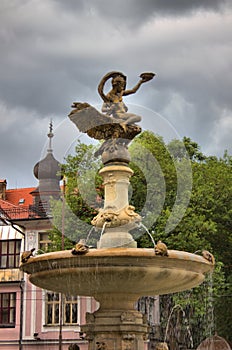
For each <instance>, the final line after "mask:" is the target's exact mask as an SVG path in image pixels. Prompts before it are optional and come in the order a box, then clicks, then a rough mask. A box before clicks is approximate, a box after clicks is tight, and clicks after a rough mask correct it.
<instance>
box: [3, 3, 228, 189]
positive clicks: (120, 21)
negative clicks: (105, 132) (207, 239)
mask: <svg viewBox="0 0 232 350" xmlns="http://www.w3.org/2000/svg"><path fill="white" fill-rule="evenodd" d="M231 27H232V9H231V2H229V1H214V0H212V1H200V0H199V1H198V0H196V1H177V0H175V1H171V0H170V1H161V0H160V1H155V0H150V1H149V0H147V1H146V0H143V1H137V0H134V1H132V0H128V1H115V2H109V1H106V0H105V1H103V0H102V1H101V0H98V1H88V0H86V1H74V0H73V1H68V0H67V1H62V0H59V1H57V0H43V1H39V0H34V1H32V0H12V1H8V0H1V2H0V45H1V56H0V123H1V128H0V142H1V149H4V150H5V153H4V155H1V156H0V164H1V167H2V169H3V168H4V174H6V173H7V169H8V173H10V174H11V175H9V176H11V177H14V172H12V171H11V170H12V164H14V165H15V169H26V168H27V174H28V168H29V167H31V169H32V168H33V166H34V164H35V162H37V161H38V156H39V155H38V152H39V148H40V146H41V148H43V145H44V142H45V140H46V133H47V127H48V124H49V121H50V118H53V119H54V120H55V123H59V122H61V121H62V120H65V119H66V118H67V114H68V113H69V111H70V105H71V104H72V102H73V101H86V102H89V103H91V104H95V103H98V104H101V99H100V97H99V95H98V93H97V85H98V83H99V81H100V79H101V77H102V76H103V75H104V74H105V73H106V72H108V71H111V70H119V71H122V72H124V73H125V74H126V75H127V76H128V87H132V86H133V85H134V84H136V83H137V81H138V79H139V75H140V73H142V72H143V71H154V72H155V73H157V76H156V78H155V80H154V81H152V82H149V83H148V84H145V85H143V86H142V87H141V90H140V91H138V93H136V95H134V96H129V97H127V98H126V100H125V102H126V103H132V104H133V103H134V104H139V105H144V106H146V107H147V108H150V109H153V110H154V111H156V112H158V113H160V114H161V115H162V116H163V118H166V119H167V121H170V122H171V123H173V125H174V127H175V128H176V130H177V132H178V133H179V134H180V135H181V136H185V135H186V136H190V137H191V138H192V139H194V140H196V141H197V142H199V144H200V145H201V146H202V149H203V151H207V152H208V153H209V154H210V153H212V152H213V153H214V154H217V155H221V154H222V153H223V150H224V149H225V148H229V149H231V140H230V135H231V133H232V119H231V118H232V100H231V97H230V94H231V93H230V92H231V89H232V81H231V74H230V72H231V69H232V67H231V65H232V48H231V29H232V28H231ZM108 87H109V86H108ZM153 124H154V122H153V121H151V125H153ZM55 126H56V125H55ZM153 131H155V130H153ZM9 135H10V136H9ZM20 135H21V137H20ZM20 145H21V146H20ZM28 145H31V148H30V152H29V151H28ZM39 145H40V146H39ZM56 147H57V146H56ZM231 151H232V150H231ZM24 152H29V153H28V155H27V156H24V157H23V158H22V160H21V161H20V156H19V154H24ZM64 153H65V150H64ZM25 154H26V153H25ZM33 160H34V161H33ZM9 163H10V164H11V165H10V166H9V165H8V164H9ZM29 163H30V164H29ZM2 169H1V173H0V178H1V177H3V176H6V175H3V170H2ZM17 171H18V170H17ZM20 171H22V172H23V170H20ZM15 173H16V172H15ZM31 173H32V170H31ZM20 174H21V173H20ZM15 177H16V175H15ZM13 183H15V180H13Z"/></svg>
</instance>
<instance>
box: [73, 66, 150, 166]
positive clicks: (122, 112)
mask: <svg viewBox="0 0 232 350" xmlns="http://www.w3.org/2000/svg"><path fill="white" fill-rule="evenodd" d="M154 76H155V74H154V73H142V74H141V75H140V80H139V82H138V83H137V84H136V85H135V86H134V87H133V88H132V89H129V90H127V89H126V80H127V79H126V76H125V75H124V74H123V73H121V72H115V71H113V72H109V73H107V74H106V75H105V76H104V77H103V78H102V80H101V81H100V83H99V85H98V92H99V94H100V96H101V98H102V99H103V106H102V113H101V112H99V111H98V110H97V109H96V108H94V107H92V106H91V105H90V104H88V103H87V102H74V103H73V104H72V107H73V108H74V109H73V110H72V111H71V112H70V114H69V118H70V119H71V121H72V122H74V124H76V126H77V128H78V129H79V131H81V132H84V133H87V135H88V136H89V137H92V138H94V139H96V140H104V141H105V142H104V143H103V144H102V145H101V147H100V149H99V150H98V151H97V152H96V154H95V155H96V156H98V155H103V153H104V156H103V157H102V161H103V163H104V164H106V163H109V162H112V161H117V160H118V159H119V158H120V159H123V161H124V162H125V163H128V162H129V160H130V158H129V154H128V153H127V146H128V144H129V143H130V141H131V140H133V138H134V137H135V136H136V135H138V134H139V133H140V132H141V128H140V126H138V125H136V124H135V123H137V122H140V121H141V117H140V116H138V115H136V114H133V113H128V108H127V106H126V105H125V104H124V102H123V97H124V96H127V95H130V94H134V93H135V92H136V91H137V90H138V89H139V88H140V86H141V85H142V84H143V83H145V82H147V81H149V80H151V79H153V78H154ZM109 79H112V81H111V82H112V89H111V90H110V91H109V92H108V93H107V94H105V93H104V86H105V83H106V82H107V80H109Z"/></svg>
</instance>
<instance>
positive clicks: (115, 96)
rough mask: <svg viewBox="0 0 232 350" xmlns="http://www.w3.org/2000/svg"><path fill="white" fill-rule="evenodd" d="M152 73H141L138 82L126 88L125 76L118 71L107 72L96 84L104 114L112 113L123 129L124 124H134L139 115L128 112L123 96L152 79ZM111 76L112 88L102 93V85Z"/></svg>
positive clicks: (138, 119) (139, 119)
mask: <svg viewBox="0 0 232 350" xmlns="http://www.w3.org/2000/svg"><path fill="white" fill-rule="evenodd" d="M154 76H155V74H154V73H142V74H141V75H140V78H141V79H140V80H139V82H138V83H137V84H136V85H135V86H134V87H133V88H132V89H130V90H126V80H127V78H126V76H125V75H124V74H123V73H120V72H110V73H107V74H106V75H105V76H104V77H103V78H102V80H101V82H100V84H99V85H98V92H99V94H100V96H101V97H102V99H103V101H104V103H103V106H102V112H103V113H106V115H108V116H110V115H112V117H113V118H115V119H118V120H119V122H120V123H121V125H122V126H123V128H124V130H126V127H125V125H126V124H134V123H136V122H140V121H141V117H139V116H137V115H135V114H132V113H128V112H127V111H128V108H127V106H126V105H125V103H124V102H123V96H127V95H131V94H134V93H135V92H136V91H137V90H138V89H139V88H140V86H141V85H142V84H143V83H145V82H147V81H149V80H151V79H153V77H154ZM110 78H112V89H111V90H110V91H109V92H108V94H107V95H105V94H104V91H103V90H104V85H105V83H106V81H107V80H108V79H110Z"/></svg>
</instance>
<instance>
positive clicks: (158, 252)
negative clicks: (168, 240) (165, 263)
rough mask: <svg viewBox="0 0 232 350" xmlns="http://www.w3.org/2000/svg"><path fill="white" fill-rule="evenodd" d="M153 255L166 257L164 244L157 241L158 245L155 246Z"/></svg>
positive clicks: (166, 251) (166, 250) (166, 252)
mask: <svg viewBox="0 0 232 350" xmlns="http://www.w3.org/2000/svg"><path fill="white" fill-rule="evenodd" d="M155 254H156V255H161V256H168V249H167V246H166V244H164V243H163V242H161V241H158V243H157V244H156V246H155Z"/></svg>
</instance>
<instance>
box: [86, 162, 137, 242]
mask: <svg viewBox="0 0 232 350" xmlns="http://www.w3.org/2000/svg"><path fill="white" fill-rule="evenodd" d="M99 174H100V175H101V176H102V177H103V185H104V188H105V202H104V208H103V209H101V210H100V211H99V213H98V215H97V216H96V217H95V218H94V219H93V220H92V224H93V225H94V226H96V227H98V228H104V234H103V236H102V238H101V240H100V242H99V245H98V248H112V247H127V248H135V247H136V246H137V244H136V242H135V241H134V239H133V237H132V236H131V234H130V233H129V231H130V230H131V229H133V228H135V227H136V225H138V224H139V223H140V221H141V217H140V216H139V215H138V214H136V213H135V211H134V209H135V208H134V207H133V206H132V205H129V203H128V187H129V184H130V181H129V180H130V177H131V176H132V175H133V171H132V170H131V169H130V168H129V167H128V166H125V165H108V166H105V167H104V168H103V169H101V170H100V172H99Z"/></svg>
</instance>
